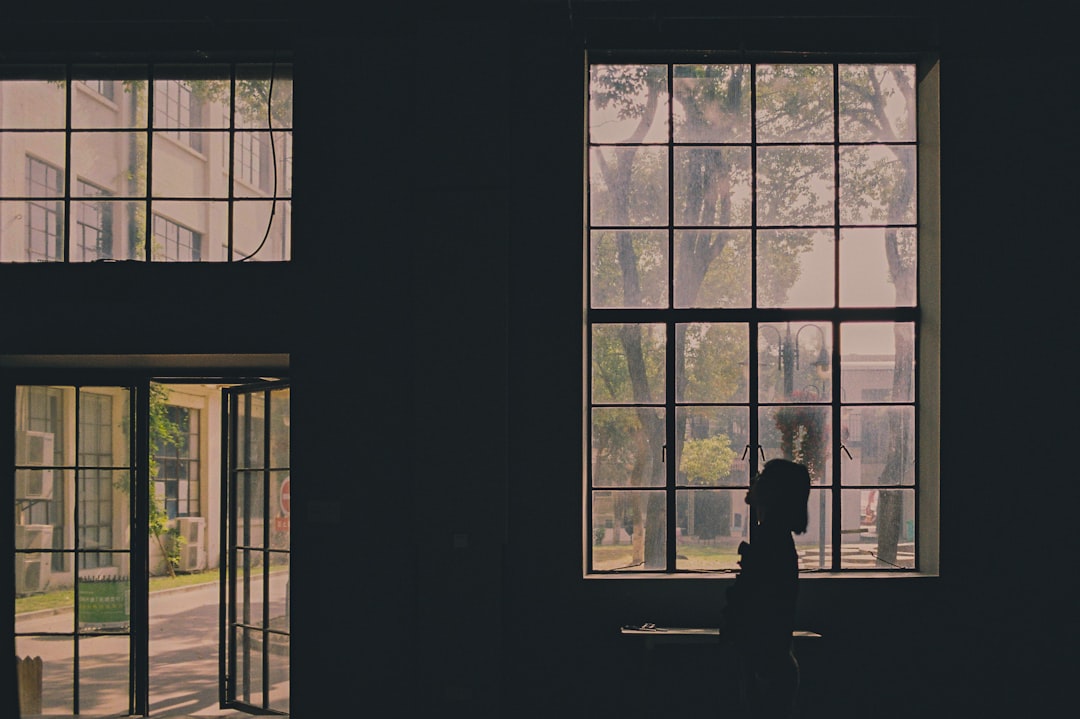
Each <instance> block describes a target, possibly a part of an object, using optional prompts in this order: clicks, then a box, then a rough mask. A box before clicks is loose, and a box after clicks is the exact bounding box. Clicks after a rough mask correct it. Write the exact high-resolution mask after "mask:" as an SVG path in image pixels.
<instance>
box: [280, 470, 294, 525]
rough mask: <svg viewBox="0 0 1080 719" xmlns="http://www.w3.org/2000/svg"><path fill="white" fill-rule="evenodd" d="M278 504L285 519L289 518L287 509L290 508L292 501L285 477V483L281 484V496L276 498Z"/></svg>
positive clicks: (287, 479)
mask: <svg viewBox="0 0 1080 719" xmlns="http://www.w3.org/2000/svg"><path fill="white" fill-rule="evenodd" d="M278 502H279V504H281V511H282V513H284V515H285V516H286V517H288V516H289V508H290V507H291V506H292V499H291V497H290V489H289V478H288V477H286V478H285V481H284V482H282V483H281V496H280V497H279V498H278Z"/></svg>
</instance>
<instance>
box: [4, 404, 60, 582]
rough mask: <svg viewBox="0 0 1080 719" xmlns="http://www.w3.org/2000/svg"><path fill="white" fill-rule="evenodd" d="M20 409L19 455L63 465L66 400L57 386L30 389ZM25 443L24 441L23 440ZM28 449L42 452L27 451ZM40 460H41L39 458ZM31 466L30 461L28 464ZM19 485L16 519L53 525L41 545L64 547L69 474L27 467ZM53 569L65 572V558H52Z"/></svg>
mask: <svg viewBox="0 0 1080 719" xmlns="http://www.w3.org/2000/svg"><path fill="white" fill-rule="evenodd" d="M22 399H23V402H22V404H21V406H19V408H18V411H19V413H20V419H21V423H22V426H23V427H25V428H26V432H25V433H24V434H21V435H19V437H18V438H17V441H16V452H19V450H20V448H22V454H24V455H28V454H32V455H34V457H33V458H34V459H35V460H37V461H35V462H33V464H34V465H43V464H54V465H61V464H63V458H64V450H63V447H64V441H65V437H66V434H65V433H64V422H63V417H64V397H63V394H62V392H61V390H60V389H58V388H55V387H28V388H27V389H26V393H25V394H24V395H23V396H22ZM20 440H21V441H20ZM26 447H33V448H34V449H35V450H36V449H37V448H38V447H40V448H41V451H40V452H39V451H33V452H30V451H27V449H26ZM39 458H40V459H39ZM27 464H30V462H27ZM18 475H20V476H19V477H17V479H16V482H15V516H16V523H17V524H20V525H32V526H50V527H53V528H54V530H53V531H51V532H50V533H49V536H48V538H47V541H42V542H41V543H40V545H39V546H41V547H44V548H48V549H58V548H60V547H62V546H63V537H62V535H63V532H64V531H65V528H66V527H67V525H68V524H69V523H68V522H65V521H64V519H65V516H66V513H65V510H64V497H65V494H66V493H65V491H64V480H65V478H66V477H67V474H66V473H65V472H59V471H50V470H40V469H32V468H29V467H27V468H24V469H22V470H19V472H18ZM46 561H48V563H49V565H50V567H51V569H53V570H55V571H64V569H65V555H62V554H52V555H51V557H49V558H48V560H46Z"/></svg>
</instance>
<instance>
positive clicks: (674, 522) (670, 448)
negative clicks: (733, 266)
mask: <svg viewBox="0 0 1080 719" xmlns="http://www.w3.org/2000/svg"><path fill="white" fill-rule="evenodd" d="M672 74H673V72H672V65H671V64H670V63H669V64H668V66H667V121H668V132H667V182H668V193H667V225H668V226H667V241H668V266H667V271H668V312H670V313H671V315H672V320H671V321H669V322H667V323H666V330H667V348H666V361H667V366H668V368H669V369H668V372H667V373H666V375H665V385H666V387H665V390H664V397H665V409H664V420H665V421H664V432H665V437H664V472H665V484H666V487H667V493H666V499H667V526H666V532H667V562H666V564H667V571H669V572H673V571H675V570H676V569H677V563H678V536H679V530H678V526H679V509H678V507H679V503H678V492H677V491H676V489H675V485H676V482H677V480H678V476H679V473H678V458H677V457H676V456H675V454H676V451H675V450H676V447H677V444H676V441H677V440H676V437H677V431H676V430H677V429H678V428H677V426H676V423H677V418H676V417H677V413H676V410H675V390H676V386H677V385H676V368H677V367H678V360H677V354H676V353H677V352H678V350H679V348H678V347H676V344H675V343H676V336H677V333H676V332H675V322H674V316H675V312H674V309H673V308H674V307H675V301H674V298H675V231H674V229H673V227H674V222H675V149H674V130H673V128H674V122H673V118H672V107H673V105H674V102H673V101H672V94H673V93H672V87H673V86H672ZM690 501H693V499H692V498H691V500H690Z"/></svg>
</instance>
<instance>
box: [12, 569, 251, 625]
mask: <svg viewBox="0 0 1080 719" xmlns="http://www.w3.org/2000/svg"><path fill="white" fill-rule="evenodd" d="M257 571H261V569H256V570H253V573H256V572H257ZM217 580H218V570H217V569H208V570H206V571H204V572H195V573H192V574H177V575H176V576H175V577H170V576H168V575H164V576H161V577H150V591H151V592H160V591H162V590H165V589H176V588H178V587H187V586H190V585H193V584H206V583H208V582H216V581H217ZM74 605H75V590H74V589H73V588H71V587H68V588H66V589H58V590H55V591H52V592H45V593H44V594H31V595H29V596H26V597H16V598H15V613H16V614H22V613H23V612H36V611H38V610H41V609H57V608H65V607H66V608H69V609H70V608H71V607H73V606H74Z"/></svg>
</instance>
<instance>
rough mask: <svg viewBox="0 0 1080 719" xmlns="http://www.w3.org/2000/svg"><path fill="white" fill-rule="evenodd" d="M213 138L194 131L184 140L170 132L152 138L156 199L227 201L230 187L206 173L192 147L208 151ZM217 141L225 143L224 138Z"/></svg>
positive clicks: (213, 173) (220, 137) (153, 191)
mask: <svg viewBox="0 0 1080 719" xmlns="http://www.w3.org/2000/svg"><path fill="white" fill-rule="evenodd" d="M210 134H211V133H206V132H199V131H195V130H192V131H187V132H186V133H185V135H184V137H183V139H178V138H177V137H176V136H175V134H173V133H170V132H155V133H154V134H153V137H154V147H153V151H154V182H153V189H152V194H153V195H154V196H155V197H220V198H225V197H228V195H229V187H228V185H227V184H226V183H224V182H221V178H220V177H219V176H218V174H217V173H216V172H207V168H206V163H205V161H203V160H200V159H198V158H195V157H193V156H192V151H193V147H192V143H196V144H197V145H198V146H199V147H209V146H210V145H209V143H210V140H209V139H208V138H209V136H210ZM214 137H215V139H216V140H217V141H218V142H221V141H223V136H221V135H214Z"/></svg>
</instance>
